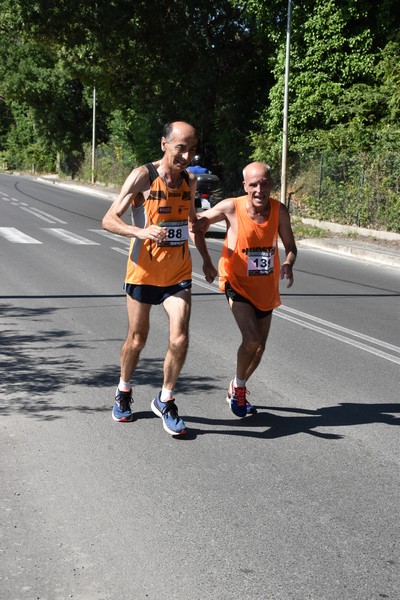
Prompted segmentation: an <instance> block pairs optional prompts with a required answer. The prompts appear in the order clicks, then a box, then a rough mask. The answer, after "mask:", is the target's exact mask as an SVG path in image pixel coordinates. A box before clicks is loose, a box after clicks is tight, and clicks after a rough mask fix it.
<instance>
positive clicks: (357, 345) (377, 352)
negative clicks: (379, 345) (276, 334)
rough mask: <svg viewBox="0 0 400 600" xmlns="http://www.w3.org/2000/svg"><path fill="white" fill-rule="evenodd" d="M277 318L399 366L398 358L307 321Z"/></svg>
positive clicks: (399, 358)
mask: <svg viewBox="0 0 400 600" xmlns="http://www.w3.org/2000/svg"><path fill="white" fill-rule="evenodd" d="M276 314H277V316H278V317H280V318H281V319H286V320H287V321H291V322H292V323H296V324H297V325H300V326H301V327H305V328H306V329H312V330H313V331H316V332H317V333H322V335H326V336H328V337H331V338H333V339H335V340H337V341H339V342H343V343H344V344H349V346H354V347H355V348H359V349H360V350H364V351H365V352H369V353H370V354H375V356H379V357H380V358H384V359H385V360H388V361H390V362H394V363H396V364H397V365H400V357H397V356H392V355H391V354H388V353H387V352H382V351H381V350H377V349H376V348H372V346H367V345H366V344H362V343H361V342H356V341H355V340H352V339H350V338H346V337H345V336H343V335H339V334H337V333H333V332H332V331H328V330H327V329H323V328H322V327H317V326H316V325H312V324H311V323H307V321H303V320H301V319H296V318H293V317H290V316H289V315H284V314H280V313H278V312H277V313H276Z"/></svg>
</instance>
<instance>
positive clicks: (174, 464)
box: [0, 175, 400, 600]
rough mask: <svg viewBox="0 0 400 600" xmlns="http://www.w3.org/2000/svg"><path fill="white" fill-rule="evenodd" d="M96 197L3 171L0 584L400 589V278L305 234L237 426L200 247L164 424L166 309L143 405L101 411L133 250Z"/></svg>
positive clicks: (356, 598) (231, 338)
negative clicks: (160, 412) (312, 243)
mask: <svg viewBox="0 0 400 600" xmlns="http://www.w3.org/2000/svg"><path fill="white" fill-rule="evenodd" d="M108 206H109V200H107V199H106V198H102V197H100V196H92V195H86V194H83V193H78V192H76V191H69V190H64V189H56V188H55V186H49V185H45V184H41V183H38V182H35V181H30V180H29V179H27V178H19V177H14V176H8V175H0V207H1V213H0V215H1V216H0V253H1V262H0V270H1V272H0V290H1V294H0V296H1V298H0V309H1V325H2V327H1V338H0V339H1V347H0V352H1V367H2V369H1V380H0V391H1V398H0V421H1V429H0V431H1V437H0V451H1V455H0V467H1V487H0V500H1V506H2V518H1V530H2V531H1V541H0V598H1V599H2V600H20V599H21V600H22V599H29V600H34V599H35V600H61V599H65V598H74V599H79V600H142V599H143V600H144V599H149V600H170V599H171V600H172V599H176V600H208V599H213V600H253V599H254V600H255V599H262V600H342V599H344V600H380V599H382V598H390V599H391V600H398V599H399V598H400V592H399V589H400V576H399V558H400V557H399V500H400V493H399V450H398V449H399V437H398V434H399V430H398V429H397V426H398V425H399V424H400V420H399V410H400V403H399V379H400V378H399V365H400V348H399V339H400V335H399V333H400V322H399V318H400V317H399V295H400V271H399V270H397V271H396V270H395V269H392V268H389V267H380V266H379V265H371V264H368V262H361V261H356V260H352V259H343V258H340V257H338V256H329V255H328V254H325V253H321V252H318V251H315V250H313V249H310V248H307V249H302V250H301V252H300V255H299V258H298V261H297V263H296V270H295V283H294V286H293V288H291V290H287V289H286V288H285V287H284V286H283V287H282V290H281V291H282V300H283V306H282V307H281V308H279V309H278V310H277V311H275V314H274V317H273V324H272V330H271V334H270V339H269V342H268V348H267V351H266V354H265V357H264V359H263V362H262V364H261V366H260V368H259V369H258V371H256V373H255V374H254V376H253V378H252V379H251V380H250V382H249V389H250V392H251V396H250V397H249V399H250V400H251V402H252V403H253V404H255V405H256V406H257V407H258V413H257V415H254V416H251V417H247V418H246V419H243V420H241V419H237V418H235V417H234V416H233V415H232V414H231V413H230V411H229V407H228V405H227V403H226V402H225V393H226V388H227V385H228V383H229V380H230V379H231V378H232V377H233V375H234V366H235V356H236V349H237V346H238V343H239V335H238V332H237V330H236V328H235V325H234V321H233V318H232V316H231V314H230V312H229V310H228V307H227V305H226V301H225V299H224V297H223V296H222V295H220V294H219V293H218V290H217V287H216V285H208V284H207V283H205V282H204V278H203V277H202V271H201V264H200V261H199V258H198V256H197V254H196V251H195V250H193V252H192V254H193V262H194V275H193V280H194V285H193V311H192V319H191V346H190V350H189V355H188V358H187V361H186V364H185V367H184V370H183V372H182V376H181V379H180V382H179V386H178V389H177V392H176V399H177V404H178V406H179V411H180V414H181V415H182V417H183V418H184V420H185V422H186V424H187V426H188V428H189V433H188V435H187V436H186V437H185V438H184V439H174V438H172V437H171V436H169V435H168V434H167V433H165V431H164V430H163V428H162V424H161V421H160V420H159V419H158V418H156V417H155V415H154V414H153V413H152V412H151V410H150V402H151V399H152V398H153V396H154V395H155V393H156V392H157V391H158V390H159V387H160V384H161V381H162V376H161V371H162V360H163V356H164V352H165V347H166V343H167V320H166V317H165V315H164V312H163V310H162V308H161V307H156V308H154V309H153V310H152V317H151V332H150V336H149V340H148V344H147V346H146V348H145V350H144V351H143V353H142V357H141V361H140V364H139V368H138V370H137V373H136V375H135V379H134V398H135V403H134V411H135V413H136V419H135V421H134V422H133V423H130V424H118V423H114V422H113V420H112V418H111V409H112V405H113V396H114V391H115V386H116V383H117V382H118V377H119V369H118V356H119V351H120V347H121V344H122V341H123V338H124V336H125V328H126V309H125V300H124V294H123V291H122V281H123V276H124V270H125V260H126V252H127V244H126V240H124V239H121V238H117V237H115V236H109V235H108V234H106V233H105V232H102V230H101V219H102V216H103V214H104V213H105V212H106V210H107V208H108ZM217 235H218V230H215V232H214V237H211V238H208V244H209V247H210V251H211V253H212V256H213V257H214V259H215V262H217V260H218V256H219V253H220V250H221V239H218V237H215V236H217Z"/></svg>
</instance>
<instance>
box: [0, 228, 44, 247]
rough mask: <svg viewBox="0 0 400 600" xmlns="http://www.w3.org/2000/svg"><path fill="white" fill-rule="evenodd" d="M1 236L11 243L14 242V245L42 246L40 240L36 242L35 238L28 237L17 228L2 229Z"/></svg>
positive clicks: (0, 229)
mask: <svg viewBox="0 0 400 600" xmlns="http://www.w3.org/2000/svg"><path fill="white" fill-rule="evenodd" d="M0 235H1V236H2V237H3V238H5V239H6V240H8V241H9V242H13V243H14V244H41V243H42V242H39V240H35V238H33V237H31V236H30V235H26V233H23V232H22V231H19V229H16V228H15V227H0Z"/></svg>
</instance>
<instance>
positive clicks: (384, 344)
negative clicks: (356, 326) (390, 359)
mask: <svg viewBox="0 0 400 600" xmlns="http://www.w3.org/2000/svg"><path fill="white" fill-rule="evenodd" d="M278 311H284V312H289V313H292V314H294V315H298V316H300V317H301V318H305V319H309V320H310V321H311V322H314V323H319V324H320V325H324V326H325V327H330V328H331V329H335V330H336V331H340V332H342V333H345V334H347V335H350V336H353V337H355V338H359V339H361V340H364V341H365V342H369V343H370V344H375V346H381V347H382V348H386V350H392V351H393V352H397V353H398V354H400V347H399V346H394V345H393V344H388V343H387V342H383V341H382V340H378V339H376V338H373V337H370V336H369V335H364V334H363V333H358V331H353V330H352V329H347V327H342V326H341V325H336V324H335V323H330V321H325V320H324V319H319V318H318V317H314V316H313V315H308V314H306V313H303V312H301V311H299V310H296V309H295V308H290V307H289V306H280V307H279V309H278Z"/></svg>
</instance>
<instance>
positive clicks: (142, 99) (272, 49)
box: [0, 0, 400, 218]
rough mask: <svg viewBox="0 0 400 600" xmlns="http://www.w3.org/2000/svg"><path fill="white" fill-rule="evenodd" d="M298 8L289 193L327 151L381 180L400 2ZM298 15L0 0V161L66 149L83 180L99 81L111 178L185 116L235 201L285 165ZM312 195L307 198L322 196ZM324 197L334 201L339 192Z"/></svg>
mask: <svg viewBox="0 0 400 600" xmlns="http://www.w3.org/2000/svg"><path fill="white" fill-rule="evenodd" d="M292 6H293V11H292V23H291V24H292V27H291V61H290V89H289V151H290V156H289V158H290V161H289V164H290V168H291V171H290V179H291V184H292V188H295V187H296V181H297V179H298V178H299V177H300V178H302V181H303V182H304V183H303V188H305V187H307V185H306V183H305V181H306V180H305V178H304V173H305V172H307V169H309V168H310V166H311V165H312V164H314V167H313V168H318V165H319V164H320V159H321V155H324V156H325V160H326V161H327V162H326V164H328V163H329V164H331V165H332V172H334V171H335V168H334V164H336V169H337V172H342V165H343V164H344V163H343V161H347V160H348V161H350V163H352V164H356V165H358V167H357V168H355V167H354V168H351V169H350V171H351V172H352V173H354V177H355V180H354V181H356V179H357V177H359V174H358V170H357V169H359V168H360V169H361V170H362V172H363V173H364V175H363V176H364V177H366V178H367V179H368V178H371V181H372V179H373V180H375V179H376V174H372V172H370V171H369V170H368V169H365V168H364V167H365V165H367V164H368V163H369V164H371V165H372V164H375V165H377V167H376V168H377V169H378V165H381V166H382V164H384V165H390V164H395V163H396V160H395V159H394V158H393V157H394V156H395V155H396V153H398V148H399V126H398V121H399V112H400V92H399V90H400V86H399V83H400V70H399V64H400V60H399V58H400V37H399V35H400V34H399V22H400V6H399V5H398V0H375V1H374V2H371V0H293V2H292ZM287 7H288V3H287V0H271V1H270V2H264V1H263V0H247V1H243V0H221V1H218V2H215V0H197V1H194V0H187V1H183V0H175V1H174V2H170V0H168V1H167V0H157V1H155V0H135V2H132V0H96V2H83V3H82V2H78V0H59V1H58V2H57V3H55V2H48V0H33V1H32V2H26V1H25V0H0V144H1V148H0V150H1V151H3V153H4V152H6V155H7V159H8V161H9V163H10V165H15V166H17V165H18V166H20V165H21V164H22V163H23V164H24V165H27V164H32V156H33V155H35V160H34V161H33V163H34V164H35V165H44V164H47V165H48V163H49V161H50V162H51V160H52V164H53V165H54V163H55V157H56V155H57V154H59V155H61V156H62V164H63V165H64V169H65V170H66V171H67V172H69V173H72V174H74V173H75V172H76V171H77V169H78V168H79V166H80V164H82V161H83V160H84V153H85V149H86V150H88V149H90V144H91V134H92V131H91V126H92V115H91V112H92V90H93V87H94V86H95V87H96V91H97V106H96V114H97V122H96V143H97V147H98V152H99V161H100V154H101V157H102V164H104V165H105V164H107V165H108V166H107V169H106V168H105V167H104V168H105V170H107V173H109V175H108V176H112V175H111V172H112V170H110V169H111V165H112V163H113V162H114V163H118V169H117V170H118V173H119V175H118V177H120V176H122V172H123V171H124V170H126V171H128V170H129V169H130V168H131V167H132V166H134V165H135V164H139V163H142V162H145V161H147V160H149V159H152V158H156V157H157V156H158V155H159V152H160V150H159V138H160V132H161V128H162V125H163V124H164V123H165V122H167V121H170V120H174V119H185V120H188V121H190V122H191V123H193V124H194V125H195V127H196V128H197V130H198V132H199V136H200V147H199V151H200V152H201V153H202V154H203V156H204V158H205V162H206V165H207V166H208V167H210V168H211V169H212V170H213V171H214V172H216V173H217V174H218V175H219V176H220V177H221V178H222V180H223V185H224V189H225V191H226V192H231V191H232V192H233V191H236V190H237V189H238V188H239V186H240V182H241V170H242V168H243V166H244V164H245V163H246V162H248V161H249V160H250V159H251V158H252V157H254V158H258V159H261V160H266V161H267V162H269V163H271V164H272V166H273V167H274V168H275V169H276V167H277V166H279V162H280V154H281V137H282V109H283V81H284V75H285V44H286V26H287ZM33 148H35V150H33ZM41 153H42V155H43V156H42V157H41V156H40V155H41ZM328 156H329V160H328ZM335 156H336V159H334V157H335ZM24 157H25V158H24ZM51 157H52V158H51ZM335 161H336V162H335ZM350 163H349V164H350ZM99 164H100V163H99ZM346 164H347V163H346ZM396 164H397V163H396ZM363 165H364V166H363ZM46 168H50V167H49V166H48V167H46ZM304 169H305V170H306V171H304ZM385 169H386V167H385ZM385 169H384V172H385V176H384V177H383V176H382V181H383V182H384V188H382V186H376V185H375V188H374V189H375V191H376V190H377V189H378V187H379V192H378V191H376V193H375V192H372V191H371V194H372V196H373V197H374V198H375V199H376V201H377V202H378V204H379V203H380V207H382V206H383V205H384V202H383V200H382V198H383V196H384V195H385V189H387V190H388V195H389V196H390V194H392V193H394V194H395V196H396V194H398V188H397V191H396V189H395V187H393V186H395V182H394V179H393V177H392V175H390V172H391V169H390V168H389V167H388V168H387V170H385ZM276 170H277V169H276ZM277 171H278V170H277ZM300 171H301V172H300ZM356 171H357V174H356ZM374 173H375V172H374ZM368 181H369V179H368ZM335 182H336V183H335ZM325 183H326V186H325V192H324V193H325V194H328V191H327V190H328V189H332V190H334V189H336V188H335V185H336V184H337V181H336V180H335V179H334V178H333V179H332V186H330V185H329V186H328V184H327V181H326V182H325ZM341 183H342V184H343V185H345V187H346V186H350V184H349V180H346V182H343V181H342V182H341ZM354 185H355V184H354ZM385 186H386V187H385ZM390 186H392V187H390ZM342 187H343V186H342ZM373 187H374V186H371V185H370V183H368V182H367V183H366V184H365V185H364V190H367V189H371V190H372V188H373ZM311 188H312V186H309V189H308V190H307V194H305V195H307V196H309V197H310V198H311V197H313V198H314V199H315V200H317V199H318V198H317V196H315V194H314V192H313V191H312V189H311ZM343 189H345V188H343ZM346 189H348V190H350V187H347V188H346ZM336 191H337V194H336V196H338V190H336ZM351 193H353V192H351ZM313 194H314V195H313ZM372 196H371V197H372ZM326 197H327V198H328V197H329V202H330V205H332V203H334V199H333V198H334V197H335V194H334V193H333V191H332V193H330V194H328V195H326ZM370 205H371V206H372V201H371V202H370ZM313 210H314V208H313ZM361 212H363V214H364V213H368V211H361ZM372 212H373V214H374V215H378V214H380V213H381V211H380V210H378V209H376V210H375V209H374V211H372ZM372 212H371V211H369V214H370V215H372ZM360 214H361V213H360ZM349 218H350V217H349ZM371 218H372V217H371ZM373 218H375V216H374V217H373Z"/></svg>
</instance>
